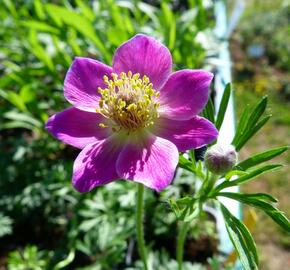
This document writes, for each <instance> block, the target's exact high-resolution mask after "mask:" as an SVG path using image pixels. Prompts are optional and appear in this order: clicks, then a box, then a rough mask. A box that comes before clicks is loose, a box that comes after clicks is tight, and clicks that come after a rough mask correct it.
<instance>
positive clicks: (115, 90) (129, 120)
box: [97, 71, 160, 132]
mask: <svg viewBox="0 0 290 270" xmlns="http://www.w3.org/2000/svg"><path fill="white" fill-rule="evenodd" d="M111 75H112V78H113V79H112V80H109V78H108V77H107V76H104V82H105V84H106V88H104V89H102V88H100V87H99V88H98V91H99V93H100V94H101V99H100V101H99V108H98V109H97V112H98V113H100V114H102V115H103V116H104V117H105V118H107V119H108V120H109V121H107V122H106V124H105V123H101V124H100V126H101V127H104V128H105V127H111V128H112V130H113V131H120V130H121V129H125V130H127V131H128V132H131V131H136V130H139V129H142V128H147V127H149V126H151V125H153V124H154V120H155V119H156V118H158V117H159V116H158V111H157V109H158V107H159V105H160V104H159V103H158V102H157V98H158V97H159V92H157V91H155V90H154V89H153V84H152V83H150V80H149V78H148V77H147V76H145V75H144V76H143V77H142V78H141V77H140V74H139V73H136V74H132V72H131V71H129V72H128V74H126V73H124V72H122V73H121V74H119V75H118V74H115V73H112V74H111Z"/></svg>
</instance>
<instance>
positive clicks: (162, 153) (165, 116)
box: [46, 35, 218, 192]
mask: <svg viewBox="0 0 290 270" xmlns="http://www.w3.org/2000/svg"><path fill="white" fill-rule="evenodd" d="M212 78H213V75H212V74H211V73H209V72H207V71H203V70H180V71H177V72H173V73H172V59H171V54H170V52H169V50H168V49H167V48H166V47H165V46H163V45H162V44H161V43H159V42H158V41H156V40H155V39H153V38H151V37H148V36H145V35H136V36H135V37H133V38H132V39H130V40H129V41H127V42H125V43H124V44H123V45H121V46H120V47H119V48H118V49H117V51H116V53H115V55H114V58H113V66H112V67H109V66H107V65H105V64H103V63H100V62H98V61H96V60H92V59H89V58H81V57H77V58H76V59H75V60H74V62H73V63H72V65H71V67H70V69H69V71H68V72H67V75H66V78H65V82H64V96H65V98H66V99H67V100H68V101H69V102H70V103H71V104H72V105H73V107H71V108H69V109H66V110H64V111H62V112H60V113H57V114H55V115H53V116H51V117H50V118H49V120H48V121H47V123H46V128H47V129H48V131H49V132H50V133H51V134H52V135H54V136H55V137H56V138H58V139H59V140H61V141H63V142H64V143H67V144H70V145H72V146H75V147H77V148H80V149H82V151H81V152H80V154H79V155H78V157H77V158H76V160H75V162H74V166H73V179H72V182H73V185H74V187H75V188H76V189H77V190H78V191H79V192H87V191H90V190H91V189H93V188H94V187H96V186H100V185H104V184H107V183H110V182H112V181H114V180H117V179H120V178H122V179H127V180H133V181H135V182H139V183H142V184H144V185H145V186H147V187H149V188H152V189H155V190H157V191H161V190H163V189H164V188H165V187H167V186H168V185H169V184H170V183H171V181H172V179H173V176H174V171H175V169H176V166H177V164H178V151H185V150H188V149H192V148H199V147H202V146H204V145H206V144H208V143H210V142H212V141H213V140H215V139H216V137H217V135H218V132H217V130H216V128H215V127H214V125H213V124H212V123H211V122H209V121H208V120H206V119H204V118H202V117H200V116H197V114H198V113H200V112H201V110H202V109H203V107H204V106H205V104H206V103H207V100H208V96H209V85H210V83H211V80H212Z"/></svg>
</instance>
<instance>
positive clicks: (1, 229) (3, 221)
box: [0, 212, 13, 237]
mask: <svg viewBox="0 0 290 270" xmlns="http://www.w3.org/2000/svg"><path fill="white" fill-rule="evenodd" d="M12 223H13V222H12V219H11V218H10V217H8V216H4V215H3V214H2V213H1V212H0V237H2V236H4V235H8V234H11V233H12Z"/></svg>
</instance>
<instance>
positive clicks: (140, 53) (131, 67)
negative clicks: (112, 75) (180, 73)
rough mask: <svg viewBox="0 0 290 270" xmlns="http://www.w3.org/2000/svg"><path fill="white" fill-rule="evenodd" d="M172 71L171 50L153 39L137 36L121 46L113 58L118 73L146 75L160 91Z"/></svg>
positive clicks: (114, 68)
mask: <svg viewBox="0 0 290 270" xmlns="http://www.w3.org/2000/svg"><path fill="white" fill-rule="evenodd" d="M171 69H172V59H171V54H170V52H169V50H168V49H167V48H166V47H165V46H164V45H162V44H161V43H160V42H158V41H157V40H155V39H154V38H152V37H148V36H145V35H140V34H139V35H136V36H134V37H133V38H131V39H130V40H129V41H127V42H125V43H124V44H123V45H121V46H120V47H119V48H118V49H117V50H116V52H115V55H114V58H113V70H114V72H116V73H121V72H126V73H127V72H128V71H132V72H133V73H140V75H141V76H143V75H146V76H148V77H149V79H150V81H151V82H152V83H153V87H154V88H155V89H160V88H161V86H162V85H163V84H164V83H165V81H166V80H167V78H168V76H169V75H170V73H171Z"/></svg>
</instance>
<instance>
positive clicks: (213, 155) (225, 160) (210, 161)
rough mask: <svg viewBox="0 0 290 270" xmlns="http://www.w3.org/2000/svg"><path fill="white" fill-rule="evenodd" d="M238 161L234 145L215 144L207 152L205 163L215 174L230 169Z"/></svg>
mask: <svg viewBox="0 0 290 270" xmlns="http://www.w3.org/2000/svg"><path fill="white" fill-rule="evenodd" d="M236 162H237V152H236V150H235V148H234V147H233V146H232V145H218V144H215V145H213V146H212V147H210V148H209V149H208V150H207V151H206V153H205V165H206V167H207V168H208V170H209V171H210V172H212V173H214V174H218V175H221V174H224V173H226V172H228V171H230V170H231V169H232V168H233V167H234V166H235V164H236Z"/></svg>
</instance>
